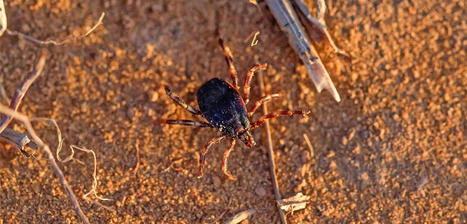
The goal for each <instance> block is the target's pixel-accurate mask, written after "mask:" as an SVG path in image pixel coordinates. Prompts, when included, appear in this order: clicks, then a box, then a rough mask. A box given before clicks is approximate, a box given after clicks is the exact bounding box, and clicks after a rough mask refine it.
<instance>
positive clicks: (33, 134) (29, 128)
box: [0, 104, 89, 223]
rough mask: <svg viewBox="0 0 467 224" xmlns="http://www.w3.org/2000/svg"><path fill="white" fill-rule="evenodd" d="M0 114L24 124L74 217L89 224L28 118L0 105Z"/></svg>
mask: <svg viewBox="0 0 467 224" xmlns="http://www.w3.org/2000/svg"><path fill="white" fill-rule="evenodd" d="M0 113H3V114H6V115H8V116H10V117H11V118H13V119H16V120H18V121H20V122H21V123H23V124H24V126H25V127H26V130H27V131H28V133H29V134H30V135H31V137H32V139H33V140H34V142H36V143H37V145H38V146H39V148H41V149H43V150H44V152H45V153H46V154H47V160H48V161H49V163H50V166H52V168H53V169H54V171H55V174H57V176H58V179H59V181H60V183H61V184H62V185H63V188H65V191H66V193H67V194H68V197H69V198H70V200H71V203H72V204H73V207H74V209H75V213H76V215H77V216H78V217H79V218H80V219H81V221H82V222H83V223H89V220H88V217H87V216H86V215H85V214H84V212H83V210H82V209H81V206H80V205H79V202H78V199H77V198H76V196H75V194H74V193H73V190H72V189H71V187H70V185H69V184H68V181H67V180H66V179H65V176H63V172H62V170H61V169H60V167H58V165H57V162H56V161H55V158H54V156H53V154H52V152H51V151H50V147H49V146H48V145H47V144H45V143H44V142H43V141H42V139H40V138H39V136H38V135H37V134H36V131H35V130H34V129H33V128H32V125H31V121H30V120H29V118H28V117H27V116H26V115H24V114H21V113H19V112H17V111H15V110H12V109H10V108H8V107H6V106H4V105H1V104H0Z"/></svg>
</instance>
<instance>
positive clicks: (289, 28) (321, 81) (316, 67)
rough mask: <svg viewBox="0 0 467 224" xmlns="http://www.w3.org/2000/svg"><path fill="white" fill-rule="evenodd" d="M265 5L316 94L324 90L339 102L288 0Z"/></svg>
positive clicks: (270, 1)
mask: <svg viewBox="0 0 467 224" xmlns="http://www.w3.org/2000/svg"><path fill="white" fill-rule="evenodd" d="M266 3H267V4H268V7H269V9H270V11H271V13H272V15H273V16H274V18H275V19H276V21H277V23H278V24H279V26H280V28H281V29H282V30H283V31H284V32H285V33H286V35H287V37H288V39H289V43H290V45H291V46H292V48H293V49H294V50H295V52H296V53H297V55H298V56H299V57H300V59H301V60H302V61H303V64H304V65H305V67H306V69H307V71H308V74H309V76H310V78H311V80H312V81H313V83H314V84H315V87H316V89H317V90H318V92H321V90H323V89H326V90H328V91H329V92H330V93H331V95H332V96H333V97H334V99H335V100H336V101H337V102H340V101H341V98H340V96H339V93H338V92H337V89H336V87H335V86H334V83H333V82H332V80H331V77H330V76H329V73H328V71H327V70H326V68H325V67H324V64H323V62H322V61H321V59H320V57H319V55H318V52H317V51H316V49H315V47H314V46H313V45H312V44H311V41H310V39H309V37H308V34H307V33H306V31H305V28H303V25H302V24H301V22H300V20H299V18H298V16H297V13H296V12H295V10H294V8H293V5H292V3H291V2H290V1H289V0H266Z"/></svg>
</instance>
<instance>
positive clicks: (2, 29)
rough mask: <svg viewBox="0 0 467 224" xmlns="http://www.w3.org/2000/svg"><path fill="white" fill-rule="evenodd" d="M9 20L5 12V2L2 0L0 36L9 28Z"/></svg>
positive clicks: (0, 0)
mask: <svg viewBox="0 0 467 224" xmlns="http://www.w3.org/2000/svg"><path fill="white" fill-rule="evenodd" d="M7 26H8V25H7V20H6V14H5V5H4V4H3V0H0V37H1V36H2V35H3V33H4V32H5V30H6V29H7Z"/></svg>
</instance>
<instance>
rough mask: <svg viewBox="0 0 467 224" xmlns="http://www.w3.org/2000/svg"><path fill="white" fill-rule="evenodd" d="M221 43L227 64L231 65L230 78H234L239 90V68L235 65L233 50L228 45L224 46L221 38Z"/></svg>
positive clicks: (236, 87)
mask: <svg viewBox="0 0 467 224" xmlns="http://www.w3.org/2000/svg"><path fill="white" fill-rule="evenodd" d="M219 45H220V46H221V48H222V52H223V53H224V57H225V61H226V62H227V66H228V67H229V75H230V78H232V82H233V83H232V85H233V87H234V88H235V89H236V90H238V78H237V70H236V69H235V66H234V65H233V59H232V52H230V49H229V48H228V47H226V46H224V41H223V40H222V39H219Z"/></svg>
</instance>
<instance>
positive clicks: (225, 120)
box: [160, 40, 309, 179]
mask: <svg viewBox="0 0 467 224" xmlns="http://www.w3.org/2000/svg"><path fill="white" fill-rule="evenodd" d="M219 44H220V45H221V48H222V50H223V52H224V57H225V60H226V62H227V65H228V67H229V74H230V77H231V78H232V84H230V83H228V82H227V81H224V80H222V79H219V78H213V79H211V80H209V81H207V82H206V83H204V84H203V85H202V86H201V87H200V88H199V89H198V93H197V98H198V106H199V108H200V109H199V110H197V109H195V108H193V107H191V106H190V105H188V104H186V103H185V102H184V101H183V100H182V99H181V98H180V97H178V96H176V95H175V94H173V93H172V91H171V90H170V88H169V87H167V86H166V87H165V90H166V93H167V95H168V96H169V97H170V98H171V99H172V100H173V101H174V102H175V103H176V104H178V105H179V106H181V107H183V108H185V109H186V110H187V111H189V112H190V113H192V114H194V115H201V116H203V117H204V118H205V119H206V120H207V122H204V121H192V120H160V124H178V125H186V126H196V127H211V128H216V129H217V130H219V131H220V132H221V133H222V135H221V136H219V137H216V138H214V139H212V140H211V141H209V142H208V143H206V145H205V146H204V148H203V149H202V150H201V153H200V159H199V177H201V176H202V175H203V166H204V164H205V157H206V153H207V152H208V150H209V148H210V147H211V146H212V145H213V144H215V143H217V142H219V141H221V140H222V139H224V138H226V137H227V138H230V146H229V148H227V150H225V151H224V158H223V160H222V170H223V172H224V174H225V175H226V176H227V177H228V178H229V179H235V178H234V177H233V176H232V175H231V174H230V173H228V172H227V158H228V156H229V154H230V152H231V151H232V149H233V148H234V145H235V139H240V140H241V141H242V142H243V143H245V145H247V146H248V147H253V146H254V145H255V141H254V139H253V136H252V135H251V133H250V131H251V130H253V129H255V128H257V127H259V126H260V125H262V124H263V123H264V122H265V120H266V119H271V118H275V117H278V116H292V115H294V114H299V115H304V116H306V115H307V114H308V113H309V112H305V111H298V110H293V111H290V110H282V111H277V112H274V113H270V114H266V115H263V116H262V117H261V118H260V119H259V120H258V121H256V122H253V123H250V119H251V116H252V115H253V113H254V112H255V111H256V110H257V109H258V108H259V106H260V105H261V104H262V103H264V102H267V101H269V100H271V99H272V98H274V97H279V94H272V95H267V96H264V97H262V98H261V99H260V100H258V101H256V102H255V104H254V105H253V106H252V107H251V108H250V109H247V107H246V104H248V101H249V94H250V82H251V79H252V77H253V74H254V73H255V72H256V71H257V70H265V69H266V64H256V65H254V66H252V67H251V68H250V69H249V70H248V72H247V74H246V77H245V82H244V85H243V97H241V96H240V93H239V91H238V89H239V86H238V79H237V71H236V69H235V67H234V66H233V63H232V62H233V60H232V56H231V53H230V50H229V49H228V48H226V47H224V45H223V42H222V40H219Z"/></svg>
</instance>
